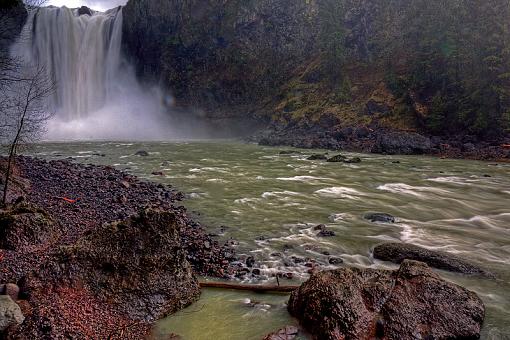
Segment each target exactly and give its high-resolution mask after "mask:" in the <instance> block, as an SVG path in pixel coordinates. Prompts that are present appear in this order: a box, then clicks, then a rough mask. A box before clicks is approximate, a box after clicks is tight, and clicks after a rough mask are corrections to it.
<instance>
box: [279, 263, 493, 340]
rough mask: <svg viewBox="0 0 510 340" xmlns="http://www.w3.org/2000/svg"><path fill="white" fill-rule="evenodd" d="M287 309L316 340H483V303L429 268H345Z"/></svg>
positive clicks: (316, 280)
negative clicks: (390, 269) (375, 339)
mask: <svg viewBox="0 0 510 340" xmlns="http://www.w3.org/2000/svg"><path fill="white" fill-rule="evenodd" d="M288 309H289V311H290V313H291V314H292V315H294V316H295V317H297V318H298V319H299V320H300V322H301V324H302V325H303V326H304V327H305V328H306V329H307V330H309V331H310V332H311V333H312V334H313V335H314V336H315V337H316V338H317V339H325V340H333V339H335V340H340V339H372V338H384V339H403V340H405V339H478V338H479V337H480V329H481V326H482V323H483V320H484V316H485V307H484V305H483V302H482V301H481V300H480V298H479V297H478V296H477V295H476V294H475V293H473V292H471V291H468V290H466V289H465V288H463V287H460V286H458V285H455V284H453V283H450V282H447V281H445V280H443V279H441V277H440V276H439V275H438V274H436V273H434V272H433V271H432V270H431V269H430V268H429V267H428V266H427V265H426V264H424V263H421V262H416V261H407V260H406V261H404V262H403V263H402V265H401V266H400V269H398V270H396V271H389V270H375V269H358V268H352V269H348V268H342V269H337V270H333V271H323V272H318V273H315V274H313V275H312V276H311V277H310V279H309V280H308V281H307V282H305V283H303V284H302V285H301V287H300V288H299V289H297V290H296V291H294V292H293V293H292V295H291V297H290V300H289V305H288Z"/></svg>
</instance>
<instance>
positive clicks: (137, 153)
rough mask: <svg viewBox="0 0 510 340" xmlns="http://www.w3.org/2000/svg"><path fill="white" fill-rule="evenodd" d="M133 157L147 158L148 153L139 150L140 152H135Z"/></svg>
mask: <svg viewBox="0 0 510 340" xmlns="http://www.w3.org/2000/svg"><path fill="white" fill-rule="evenodd" d="M135 155H136V156H142V157H147V156H149V153H148V152H147V151H145V150H140V151H137V152H136V153H135Z"/></svg>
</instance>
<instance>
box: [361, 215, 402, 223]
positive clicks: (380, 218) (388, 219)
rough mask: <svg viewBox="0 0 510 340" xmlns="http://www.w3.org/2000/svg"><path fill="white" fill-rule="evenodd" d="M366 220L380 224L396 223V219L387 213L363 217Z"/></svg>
mask: <svg viewBox="0 0 510 340" xmlns="http://www.w3.org/2000/svg"><path fill="white" fill-rule="evenodd" d="M363 218H364V219H365V220H369V221H370V222H374V223H375V222H379V223H395V217H394V216H392V215H390V214H386V213H368V214H365V215H364V216H363Z"/></svg>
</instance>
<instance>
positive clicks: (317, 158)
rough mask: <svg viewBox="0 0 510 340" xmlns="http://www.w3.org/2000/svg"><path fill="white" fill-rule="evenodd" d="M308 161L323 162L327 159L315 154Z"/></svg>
mask: <svg viewBox="0 0 510 340" xmlns="http://www.w3.org/2000/svg"><path fill="white" fill-rule="evenodd" d="M307 159H308V160H309V161H325V160H327V159H328V157H327V156H326V155H324V154H315V155H311V156H310V157H308V158H307Z"/></svg>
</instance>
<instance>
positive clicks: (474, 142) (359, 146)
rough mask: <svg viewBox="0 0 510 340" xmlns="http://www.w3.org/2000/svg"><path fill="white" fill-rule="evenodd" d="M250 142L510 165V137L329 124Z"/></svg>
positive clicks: (277, 130)
mask: <svg viewBox="0 0 510 340" xmlns="http://www.w3.org/2000/svg"><path fill="white" fill-rule="evenodd" d="M326 123H327V122H325V123H324V124H326ZM248 140H249V141H251V142H257V143H259V144H260V145H267V146H292V147H297V148H304V149H329V150H339V151H352V152H363V153H377V154H388V155H430V156H436V157H441V158H458V159H473V160H484V161H497V162H510V137H506V138H499V139H495V140H480V139H479V138H477V137H476V136H469V135H465V136H452V137H450V138H446V137H439V136H425V135H422V134H419V133H416V132H408V131H396V130H388V129H381V128H377V127H368V126H354V127H342V128H339V127H333V128H330V127H328V126H327V124H326V126H322V125H315V126H307V127H279V126H274V125H273V126H271V127H270V128H268V129H266V130H263V131H261V132H259V133H257V134H255V135H253V136H251V137H250V138H248Z"/></svg>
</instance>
